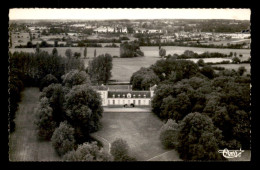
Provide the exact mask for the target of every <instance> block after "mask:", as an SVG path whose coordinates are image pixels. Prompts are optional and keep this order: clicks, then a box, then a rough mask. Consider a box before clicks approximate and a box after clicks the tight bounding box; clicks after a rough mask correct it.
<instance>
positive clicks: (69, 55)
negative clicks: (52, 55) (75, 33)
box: [65, 49, 72, 58]
mask: <svg viewBox="0 0 260 170" xmlns="http://www.w3.org/2000/svg"><path fill="white" fill-rule="evenodd" d="M65 55H66V57H67V58H71V57H72V51H71V49H67V50H66V51H65Z"/></svg>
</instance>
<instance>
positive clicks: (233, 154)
mask: <svg viewBox="0 0 260 170" xmlns="http://www.w3.org/2000/svg"><path fill="white" fill-rule="evenodd" d="M218 152H219V153H222V154H223V156H224V157H225V158H237V157H241V154H242V152H244V150H241V148H240V150H228V149H227V148H225V149H224V150H219V151H218Z"/></svg>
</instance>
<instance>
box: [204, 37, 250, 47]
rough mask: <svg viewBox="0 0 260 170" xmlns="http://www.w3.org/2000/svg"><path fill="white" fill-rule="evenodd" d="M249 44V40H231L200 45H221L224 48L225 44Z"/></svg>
mask: <svg viewBox="0 0 260 170" xmlns="http://www.w3.org/2000/svg"><path fill="white" fill-rule="evenodd" d="M244 42H245V43H250V42H251V40H250V39H231V40H222V41H215V42H214V41H210V42H207V43H201V44H203V45H204V44H205V45H209V44H214V45H221V44H223V45H224V46H226V45H227V44H242V43H244Z"/></svg>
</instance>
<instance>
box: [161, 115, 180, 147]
mask: <svg viewBox="0 0 260 170" xmlns="http://www.w3.org/2000/svg"><path fill="white" fill-rule="evenodd" d="M160 140H161V143H162V144H163V146H164V147H165V148H175V146H177V143H178V124H177V123H176V122H175V120H172V119H168V121H167V122H166V123H165V124H164V125H163V126H162V128H161V132H160Z"/></svg>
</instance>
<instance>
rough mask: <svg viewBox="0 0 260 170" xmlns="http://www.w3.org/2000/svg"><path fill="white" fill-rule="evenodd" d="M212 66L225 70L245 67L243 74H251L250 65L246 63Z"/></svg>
mask: <svg viewBox="0 0 260 170" xmlns="http://www.w3.org/2000/svg"><path fill="white" fill-rule="evenodd" d="M212 66H216V67H224V68H225V69H234V70H238V68H239V67H245V68H246V72H245V73H244V74H245V75H246V74H250V73H251V65H250V64H247V63H242V64H216V65H212Z"/></svg>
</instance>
